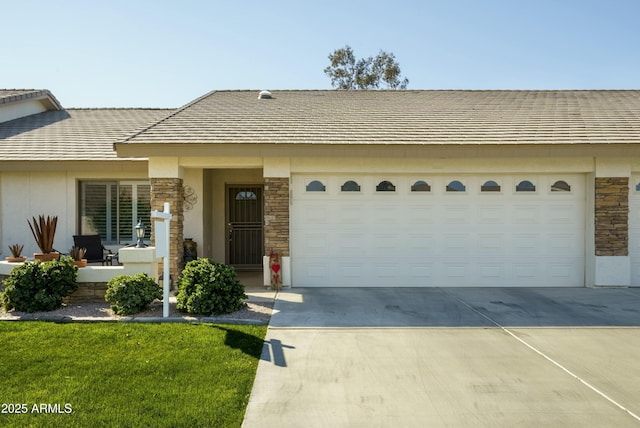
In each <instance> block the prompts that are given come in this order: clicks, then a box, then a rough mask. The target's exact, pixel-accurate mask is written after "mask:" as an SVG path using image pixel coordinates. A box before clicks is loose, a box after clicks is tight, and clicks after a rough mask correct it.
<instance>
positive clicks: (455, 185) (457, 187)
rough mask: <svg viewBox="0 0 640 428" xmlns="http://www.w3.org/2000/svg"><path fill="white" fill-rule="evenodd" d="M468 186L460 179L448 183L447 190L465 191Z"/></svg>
mask: <svg viewBox="0 0 640 428" xmlns="http://www.w3.org/2000/svg"><path fill="white" fill-rule="evenodd" d="M466 189H467V188H466V187H465V185H464V184H462V183H461V182H460V181H458V180H454V181H452V182H451V183H449V184H447V192H464V191H465V190H466Z"/></svg>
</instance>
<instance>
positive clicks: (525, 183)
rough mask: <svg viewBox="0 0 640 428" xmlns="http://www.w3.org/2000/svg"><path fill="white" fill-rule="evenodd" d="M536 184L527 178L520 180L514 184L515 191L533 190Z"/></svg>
mask: <svg viewBox="0 0 640 428" xmlns="http://www.w3.org/2000/svg"><path fill="white" fill-rule="evenodd" d="M535 191H536V186H535V185H534V184H533V183H532V182H530V181H529V180H522V181H521V182H520V183H518V185H517V186H516V192H535Z"/></svg>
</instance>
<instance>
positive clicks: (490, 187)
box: [480, 180, 500, 192]
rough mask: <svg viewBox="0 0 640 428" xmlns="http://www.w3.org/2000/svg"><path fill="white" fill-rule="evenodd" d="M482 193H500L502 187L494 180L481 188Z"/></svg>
mask: <svg viewBox="0 0 640 428" xmlns="http://www.w3.org/2000/svg"><path fill="white" fill-rule="evenodd" d="M480 191H481V192H499V191H500V185H499V184H498V183H496V182H495V181H493V180H489V181H486V182H485V183H484V184H483V185H482V186H480Z"/></svg>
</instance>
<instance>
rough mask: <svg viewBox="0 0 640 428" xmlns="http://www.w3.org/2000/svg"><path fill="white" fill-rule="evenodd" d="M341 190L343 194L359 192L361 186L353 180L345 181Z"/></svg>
mask: <svg viewBox="0 0 640 428" xmlns="http://www.w3.org/2000/svg"><path fill="white" fill-rule="evenodd" d="M341 190H342V191H343V192H359V191H360V185H359V184H358V183H356V182H355V181H353V180H349V181H345V183H344V184H343V185H342V187H341Z"/></svg>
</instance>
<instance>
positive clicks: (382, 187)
mask: <svg viewBox="0 0 640 428" xmlns="http://www.w3.org/2000/svg"><path fill="white" fill-rule="evenodd" d="M395 191H396V186H394V185H393V183H392V182H390V181H386V180H385V181H381V182H380V183H378V185H377V186H376V192H395Z"/></svg>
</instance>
